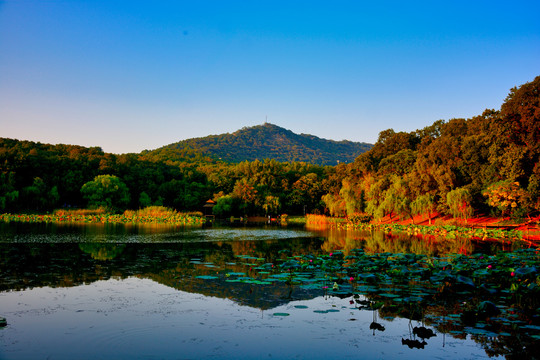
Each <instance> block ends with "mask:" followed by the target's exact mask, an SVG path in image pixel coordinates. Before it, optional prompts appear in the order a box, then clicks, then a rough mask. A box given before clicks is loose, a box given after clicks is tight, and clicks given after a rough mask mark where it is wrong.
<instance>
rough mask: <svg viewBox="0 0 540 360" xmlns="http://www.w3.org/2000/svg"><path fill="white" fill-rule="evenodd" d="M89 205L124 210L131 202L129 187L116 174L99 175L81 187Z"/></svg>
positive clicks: (114, 210)
mask: <svg viewBox="0 0 540 360" xmlns="http://www.w3.org/2000/svg"><path fill="white" fill-rule="evenodd" d="M81 193H82V195H83V197H84V198H85V199H86V200H87V201H88V206H89V207H93V208H98V207H103V208H105V209H106V210H108V211H111V212H118V211H120V210H123V209H124V208H125V206H127V204H128V203H129V198H130V197H129V189H128V187H127V186H126V184H124V183H123V182H122V180H120V179H119V178H118V177H116V176H114V175H98V176H96V177H95V178H94V180H92V181H89V182H87V183H86V184H84V185H83V186H82V188H81Z"/></svg>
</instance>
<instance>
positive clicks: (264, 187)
mask: <svg viewBox="0 0 540 360" xmlns="http://www.w3.org/2000/svg"><path fill="white" fill-rule="evenodd" d="M539 92H540V76H539V77H536V78H535V79H534V80H533V81H532V82H529V83H526V84H524V85H522V86H520V87H517V88H513V89H511V90H510V93H509V95H508V97H507V98H506V99H505V101H504V103H503V104H502V106H501V108H500V109H499V110H485V111H484V113H483V114H481V115H478V116H475V117H473V118H470V119H452V120H449V121H444V120H438V121H435V122H434V123H433V124H432V125H430V126H427V127H425V128H424V129H420V130H416V131H413V132H396V131H394V130H392V129H388V130H384V131H382V132H381V133H380V134H379V138H378V140H377V142H376V143H375V144H374V146H373V147H372V148H371V149H370V150H369V151H367V152H364V153H362V154H361V155H359V156H357V157H356V159H355V160H354V162H351V163H340V164H339V165H335V166H329V165H327V166H321V165H314V164H310V163H307V162H294V161H289V162H280V161H277V160H275V159H272V160H270V159H266V160H262V161H261V160H254V161H243V162H240V163H232V162H225V161H220V160H216V159H215V158H214V157H208V156H207V154H203V153H200V152H198V151H197V150H195V149H192V148H183V149H182V150H181V152H182V154H183V155H182V156H184V158H182V157H178V153H177V152H175V151H172V150H171V148H168V149H167V150H165V148H162V149H158V150H159V151H155V152H143V153H141V154H124V155H114V154H108V153H104V152H103V151H102V150H101V149H100V148H95V147H94V148H85V147H81V146H74V145H47V144H41V143H35V142H29V141H19V140H13V139H5V138H0V211H2V212H21V211H37V212H46V211H51V210H53V209H57V208H62V207H87V206H90V207H91V206H105V207H108V208H109V209H110V210H111V211H117V212H118V211H122V210H123V209H126V208H130V209H137V208H140V207H145V206H149V205H164V206H168V207H172V208H175V209H177V210H181V211H185V210H201V209H202V205H203V204H204V203H205V202H206V200H208V199H214V200H215V201H216V202H217V205H216V206H215V207H214V212H215V213H216V214H217V215H222V216H229V215H243V214H260V215H266V214H281V213H287V214H302V213H305V212H308V213H327V214H331V215H335V216H349V217H352V216H358V215H360V216H361V217H359V218H364V219H365V218H375V219H377V218H381V217H383V216H386V215H391V216H394V215H395V216H401V217H412V216H413V215H414V214H418V213H421V214H427V215H428V216H429V215H430V214H434V213H443V214H450V215H452V216H454V217H461V218H467V217H470V216H473V215H474V214H479V213H483V214H492V215H495V216H513V217H516V218H525V217H527V216H531V215H535V214H538V213H539V212H540V164H539V159H540V125H539V124H540V95H539ZM264 126H274V125H270V124H268V125H263V126H262V127H264ZM259 130H260V129H259V127H256V129H255V130H254V131H259ZM274 130H275V129H274ZM261 136H262V135H261ZM252 147H257V143H256V142H254V143H253V144H252ZM314 153H317V151H316V150H314ZM186 155H188V156H186ZM104 199H107V202H104Z"/></svg>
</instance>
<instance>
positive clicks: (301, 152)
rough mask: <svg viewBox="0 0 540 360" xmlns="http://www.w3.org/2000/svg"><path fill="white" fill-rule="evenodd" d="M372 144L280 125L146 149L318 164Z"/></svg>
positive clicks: (167, 155) (160, 154)
mask: <svg viewBox="0 0 540 360" xmlns="http://www.w3.org/2000/svg"><path fill="white" fill-rule="evenodd" d="M371 147H372V145H371V144H367V143H358V142H352V141H347V140H343V141H334V140H326V139H321V138H319V137H317V136H313V135H307V134H300V135H298V134H295V133H294V132H292V131H291V130H287V129H284V128H282V127H279V126H277V125H273V124H270V123H265V124H263V125H258V126H253V127H244V128H242V129H240V130H238V131H236V132H234V133H232V134H231V133H227V134H221V135H210V136H206V137H201V138H193V139H187V140H183V141H179V142H177V143H173V144H170V145H167V146H163V147H161V148H158V149H156V150H152V151H144V152H143V155H145V156H148V157H152V158H154V159H156V160H171V161H178V160H185V159H186V158H190V157H193V156H194V154H198V155H203V156H208V157H211V158H214V159H221V160H223V161H228V162H233V163H238V162H241V161H244V160H248V161H253V160H256V159H258V160H264V159H274V160H276V161H279V162H292V161H302V162H307V163H311V164H316V165H336V164H338V163H340V162H344V163H349V162H352V161H354V159H355V158H356V157H358V155H360V154H362V153H364V152H366V151H368V150H369V149H371Z"/></svg>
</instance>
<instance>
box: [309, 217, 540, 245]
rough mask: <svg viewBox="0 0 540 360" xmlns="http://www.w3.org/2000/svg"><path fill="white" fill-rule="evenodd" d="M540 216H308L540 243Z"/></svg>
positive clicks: (343, 223) (342, 223)
mask: <svg viewBox="0 0 540 360" xmlns="http://www.w3.org/2000/svg"><path fill="white" fill-rule="evenodd" d="M539 223H540V217H535V218H531V219H528V220H527V221H523V222H512V221H511V220H510V219H508V218H494V217H488V216H477V217H474V218H470V219H466V220H465V219H456V218H452V217H451V216H446V215H440V214H436V215H432V217H431V220H430V219H429V218H428V217H427V216H426V215H418V216H415V217H414V218H412V219H411V218H406V219H403V218H400V217H397V216H393V217H390V216H386V217H384V218H382V219H379V220H372V221H370V222H356V223H353V222H351V221H347V220H346V219H343V218H331V217H326V216H324V215H307V225H308V226H336V227H338V228H347V229H358V230H373V229H378V230H382V231H384V232H386V233H392V232H407V233H409V234H413V235H433V236H443V237H449V238H456V237H470V238H475V239H480V240H486V239H504V240H509V239H520V240H526V241H531V242H535V243H540V226H539Z"/></svg>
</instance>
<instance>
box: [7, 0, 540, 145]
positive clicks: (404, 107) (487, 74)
mask: <svg viewBox="0 0 540 360" xmlns="http://www.w3.org/2000/svg"><path fill="white" fill-rule="evenodd" d="M538 14H540V2H539V1H537V0H534V1H521V0H514V1H474V0H468V1H461V0H457V1H448V2H440V1H407V2H405V1H378V2H373V1H370V2H364V1H324V2H323V1H279V0H274V1H264V0H261V1H202V0H201V1H137V0H131V1H115V0H94V1H77V0H71V1H68V0H4V1H2V0H0V137H8V138H16V139H21V140H32V141H40V142H43V143H53V144H57V143H65V144H77V145H83V146H100V147H102V148H103V150H104V151H106V152H113V153H126V152H139V151H142V150H144V149H155V148H157V147H160V146H163V145H167V144H170V143H173V142H176V141H179V140H183V139H187V138H191V137H201V136H206V135H210V134H221V133H227V132H234V131H236V130H238V129H240V128H242V127H244V126H253V125H259V124H262V123H264V122H265V121H266V119H268V122H270V123H273V124H276V125H279V126H282V127H285V128H287V129H290V130H292V131H294V132H296V133H306V134H313V135H316V136H319V137H322V138H326V139H333V140H343V139H347V140H352V141H361V142H371V143H373V142H375V141H376V140H377V137H378V134H379V132H380V131H382V130H385V129H389V128H393V129H394V130H396V131H413V130H416V129H421V128H423V127H425V126H429V125H431V124H432V123H433V122H434V121H436V120H438V119H444V120H449V119H452V118H459V117H463V118H469V117H472V116H475V115H479V114H481V113H482V112H483V110H484V109H486V108H489V109H499V108H500V105H501V104H502V102H503V101H504V99H505V98H506V96H507V95H508V92H509V90H510V89H511V88H512V87H514V86H519V85H521V84H523V83H525V82H529V81H532V80H533V79H534V78H535V77H536V76H538V75H540V22H539V21H538Z"/></svg>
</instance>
